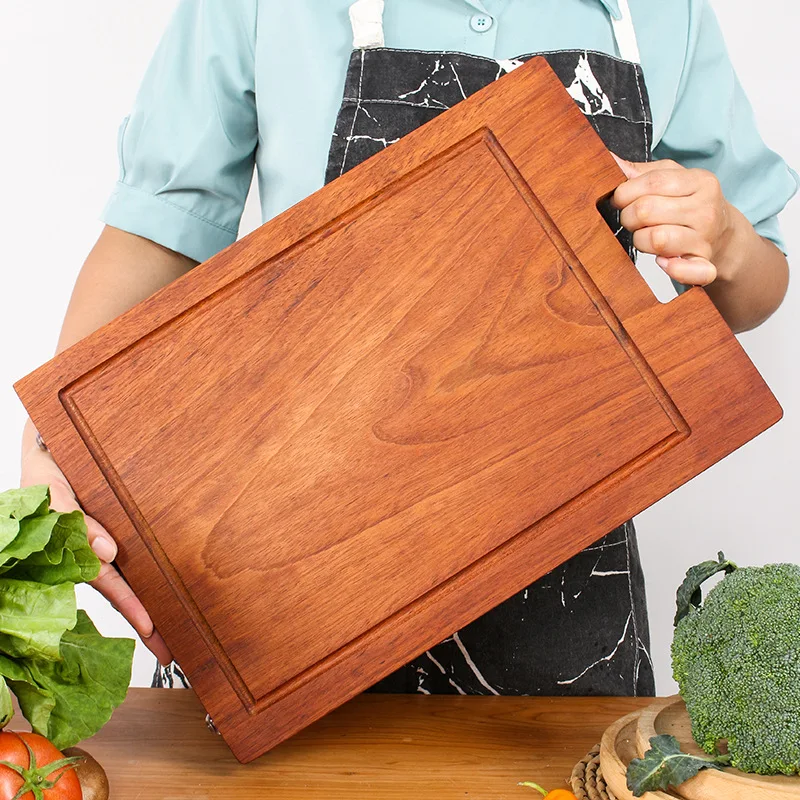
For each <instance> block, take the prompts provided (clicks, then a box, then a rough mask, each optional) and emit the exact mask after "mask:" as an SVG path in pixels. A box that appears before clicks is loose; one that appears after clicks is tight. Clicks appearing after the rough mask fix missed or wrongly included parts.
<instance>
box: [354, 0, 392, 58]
mask: <svg viewBox="0 0 800 800" xmlns="http://www.w3.org/2000/svg"><path fill="white" fill-rule="evenodd" d="M350 24H351V25H352V26H353V49H354V50H369V49H372V48H375V47H383V44H384V39H383V0H357V2H355V3H353V5H351V6H350Z"/></svg>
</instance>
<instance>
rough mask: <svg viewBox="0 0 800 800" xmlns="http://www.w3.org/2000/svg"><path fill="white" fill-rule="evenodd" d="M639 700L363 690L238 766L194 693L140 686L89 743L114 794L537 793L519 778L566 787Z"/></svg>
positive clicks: (376, 796) (454, 798) (408, 799)
mask: <svg viewBox="0 0 800 800" xmlns="http://www.w3.org/2000/svg"><path fill="white" fill-rule="evenodd" d="M647 702H650V701H647V700H643V699H633V698H589V697H576V698H552V699H551V698H542V697H441V696H439V697H436V696H432V697H423V696H421V695H410V696H401V695H362V696H360V697H357V698H355V699H354V700H352V701H350V702H349V703H347V704H346V705H344V706H342V707H341V708H339V709H338V710H336V711H334V712H333V713H332V714H330V715H328V716H327V717H325V719H323V720H320V721H319V722H317V723H315V724H314V725H312V726H311V727H309V728H307V729H306V730H304V731H302V732H301V733H299V734H297V735H296V736H294V737H293V738H291V739H289V740H287V741H285V742H284V743H283V744H281V745H279V746H278V747H276V748H274V749H273V750H272V751H270V752H269V753H267V754H266V755H264V756H262V757H261V758H259V759H257V760H256V761H253V762H251V763H250V764H245V765H242V764H239V763H238V762H237V761H236V760H235V759H234V757H233V756H232V755H231V753H230V751H229V750H228V748H227V747H226V746H225V744H224V742H223V741H222V739H221V738H220V737H219V736H217V735H215V734H213V733H211V732H209V731H208V729H207V728H206V726H205V723H204V721H203V719H204V711H203V709H202V707H201V705H200V703H199V702H198V701H197V698H196V697H195V695H194V693H193V692H191V691H185V690H180V689H172V690H171V689H132V690H131V691H130V693H129V696H128V699H127V700H126V702H125V704H124V705H123V706H121V707H120V708H119V709H118V710H117V711H116V712H115V714H114V717H113V718H112V720H111V722H110V723H109V724H108V725H107V726H106V727H105V728H104V729H103V730H102V731H101V732H100V733H99V734H98V735H97V736H96V737H94V738H93V739H90V740H88V741H87V742H85V743H84V744H83V745H82V747H84V748H85V749H86V750H88V751H89V752H90V753H91V754H92V755H93V756H94V757H95V758H97V759H98V761H100V763H101V764H102V765H103V767H104V768H105V770H106V772H107V773H108V776H109V779H110V782H111V800H144V799H145V798H146V799H147V800H206V799H208V800H212V798H213V800H217V798H229V799H230V800H234V799H236V800H252V799H253V798H261V797H263V798H272V799H273V800H294V799H295V798H297V800H316V799H317V798H318V800H361V799H362V798H363V800H467V798H473V799H474V800H494V799H495V798H496V799H497V800H512V798H520V800H524V798H526V797H527V798H529V800H535V797H536V795H534V794H533V790H532V789H526V788H524V787H520V786H518V785H517V784H518V783H519V782H520V781H526V780H528V781H535V782H536V783H539V784H541V785H543V786H546V787H547V788H550V789H555V788H557V787H559V786H565V785H566V784H565V781H566V780H567V779H568V778H569V774H570V772H571V771H572V767H573V766H574V765H575V764H576V763H577V762H578V761H580V759H581V758H583V756H584V755H585V754H586V753H587V752H588V751H589V749H590V748H591V747H592V746H593V745H595V744H597V743H598V742H599V741H600V737H601V735H602V733H603V731H604V730H605V728H606V727H607V726H608V725H610V724H611V723H612V722H613V721H614V720H616V719H617V718H618V717H621V716H623V715H624V714H627V713H629V712H630V711H632V710H634V709H637V708H641V707H643V706H644V705H645V704H646V703H647Z"/></svg>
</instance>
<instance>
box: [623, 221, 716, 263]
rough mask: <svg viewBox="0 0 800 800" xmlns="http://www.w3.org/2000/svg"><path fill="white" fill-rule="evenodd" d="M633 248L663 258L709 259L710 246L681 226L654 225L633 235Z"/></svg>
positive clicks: (694, 232)
mask: <svg viewBox="0 0 800 800" xmlns="http://www.w3.org/2000/svg"><path fill="white" fill-rule="evenodd" d="M633 246H634V247H635V248H636V249H637V250H639V251H640V252H642V253H652V254H653V255H654V256H664V257H665V258H680V257H682V256H699V257H700V258H706V259H709V260H710V259H711V245H710V244H709V243H708V242H707V241H706V240H705V239H704V238H703V237H702V236H701V235H700V234H699V233H698V232H697V231H695V230H693V229H692V228H686V227H684V226H681V225H656V226H654V227H651V228H642V229H641V230H638V231H636V232H635V233H634V234H633Z"/></svg>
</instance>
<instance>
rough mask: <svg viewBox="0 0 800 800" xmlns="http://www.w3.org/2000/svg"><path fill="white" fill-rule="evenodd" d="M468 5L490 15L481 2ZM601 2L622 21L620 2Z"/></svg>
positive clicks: (609, 0)
mask: <svg viewBox="0 0 800 800" xmlns="http://www.w3.org/2000/svg"><path fill="white" fill-rule="evenodd" d="M464 1H465V2H466V3H468V4H469V5H471V6H472V7H473V8H477V9H478V11H483V13H484V14H488V13H489V12H488V11H487V10H486V6H484V5H483V3H482V2H481V0H464ZM600 2H601V3H602V4H603V6H604V7H605V9H606V11H608V13H609V14H610V15H611V16H612V17H613V18H614V19H622V13H621V12H620V10H619V0H600Z"/></svg>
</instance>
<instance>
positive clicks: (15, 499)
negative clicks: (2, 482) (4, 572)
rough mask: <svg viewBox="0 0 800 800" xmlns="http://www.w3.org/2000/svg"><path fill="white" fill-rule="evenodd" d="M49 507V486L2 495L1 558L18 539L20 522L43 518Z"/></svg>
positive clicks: (0, 510) (0, 516) (0, 498)
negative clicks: (26, 519) (27, 519)
mask: <svg viewBox="0 0 800 800" xmlns="http://www.w3.org/2000/svg"><path fill="white" fill-rule="evenodd" d="M49 506H50V489H49V487H47V486H28V487H26V488H25V489H11V490H9V491H7V492H3V493H2V494H0V556H1V555H2V551H3V550H4V549H5V548H6V547H8V545H9V544H11V543H12V542H13V541H14V540H15V539H16V538H17V535H18V534H19V529H20V524H19V523H20V520H23V519H25V518H27V517H36V516H42V515H43V514H46V513H47V510H48V508H49ZM0 563H2V561H0Z"/></svg>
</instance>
